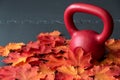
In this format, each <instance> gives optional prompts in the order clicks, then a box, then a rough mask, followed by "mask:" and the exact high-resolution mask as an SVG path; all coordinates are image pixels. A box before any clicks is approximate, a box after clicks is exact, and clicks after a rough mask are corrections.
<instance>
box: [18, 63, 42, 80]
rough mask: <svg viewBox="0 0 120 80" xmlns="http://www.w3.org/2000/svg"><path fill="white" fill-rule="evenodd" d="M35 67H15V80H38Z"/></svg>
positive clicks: (37, 70) (27, 65) (25, 65)
mask: <svg viewBox="0 0 120 80" xmlns="http://www.w3.org/2000/svg"><path fill="white" fill-rule="evenodd" d="M38 72H39V68H38V67H37V66H35V67H31V66H30V65H29V64H24V65H20V66H17V67H16V79H18V80H40V75H39V74H38Z"/></svg>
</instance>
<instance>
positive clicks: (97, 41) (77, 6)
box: [64, 3, 113, 60]
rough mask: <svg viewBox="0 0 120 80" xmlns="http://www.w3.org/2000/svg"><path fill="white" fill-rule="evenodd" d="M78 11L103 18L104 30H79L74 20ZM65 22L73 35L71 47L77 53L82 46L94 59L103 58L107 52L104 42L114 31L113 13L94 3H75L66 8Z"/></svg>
mask: <svg viewBox="0 0 120 80" xmlns="http://www.w3.org/2000/svg"><path fill="white" fill-rule="evenodd" d="M76 12H82V13H88V14H92V15H95V16H97V17H99V18H100V19H102V21H103V25H104V28H103V31H102V32H101V33H100V34H99V33H97V32H96V31H93V30H78V29H77V28H76V27H75V24H74V22H73V15H74V13H76ZM64 22H65V25H66V28H67V30H68V32H69V33H70V36H71V41H70V49H71V50H72V51H73V52H74V53H75V51H76V49H77V48H78V47H81V48H82V49H83V50H84V51H85V53H90V54H91V56H92V58H93V59H95V60H99V59H101V57H102V56H103V55H104V52H105V46H104V43H105V41H106V40H107V39H108V38H109V37H110V35H111V34H112V31H113V20H112V17H111V15H110V14H109V13H108V12H107V11H106V10H105V9H103V8H100V7H98V6H95V5H92V4H85V3H74V4H71V5H70V6H68V7H67V9H66V10H65V13H64Z"/></svg>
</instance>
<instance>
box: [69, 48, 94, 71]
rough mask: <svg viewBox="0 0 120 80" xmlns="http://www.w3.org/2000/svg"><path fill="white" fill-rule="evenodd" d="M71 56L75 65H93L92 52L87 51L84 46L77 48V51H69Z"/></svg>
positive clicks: (85, 67) (86, 66)
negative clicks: (83, 48) (85, 51)
mask: <svg viewBox="0 0 120 80" xmlns="http://www.w3.org/2000/svg"><path fill="white" fill-rule="evenodd" d="M69 58H70V59H71V64H72V65H74V66H78V67H81V68H84V69H87V68H89V67H91V66H92V64H91V62H90V61H91V59H92V58H91V54H90V53H86V54H84V51H83V50H82V48H77V49H76V52H75V53H72V52H69Z"/></svg>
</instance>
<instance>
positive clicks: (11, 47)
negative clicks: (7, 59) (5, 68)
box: [0, 43, 25, 56]
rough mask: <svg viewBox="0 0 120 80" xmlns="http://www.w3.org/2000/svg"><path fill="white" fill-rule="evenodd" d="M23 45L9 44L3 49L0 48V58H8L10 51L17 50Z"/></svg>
mask: <svg viewBox="0 0 120 80" xmlns="http://www.w3.org/2000/svg"><path fill="white" fill-rule="evenodd" d="M23 45H25V44H24V43H9V44H8V45H6V46H5V47H0V55H1V56H8V54H9V53H10V50H18V49H21V47H22V46H23Z"/></svg>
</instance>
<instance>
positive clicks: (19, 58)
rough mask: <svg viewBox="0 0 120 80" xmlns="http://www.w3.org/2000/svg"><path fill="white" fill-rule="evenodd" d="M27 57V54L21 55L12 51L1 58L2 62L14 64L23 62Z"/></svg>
mask: <svg viewBox="0 0 120 80" xmlns="http://www.w3.org/2000/svg"><path fill="white" fill-rule="evenodd" d="M29 56H30V54H29ZM27 58H28V55H22V54H21V53H18V52H13V53H10V54H9V56H8V57H6V58H5V59H3V62H5V63H7V64H8V63H11V64H12V66H15V65H17V64H20V63H25V62H26V60H27Z"/></svg>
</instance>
